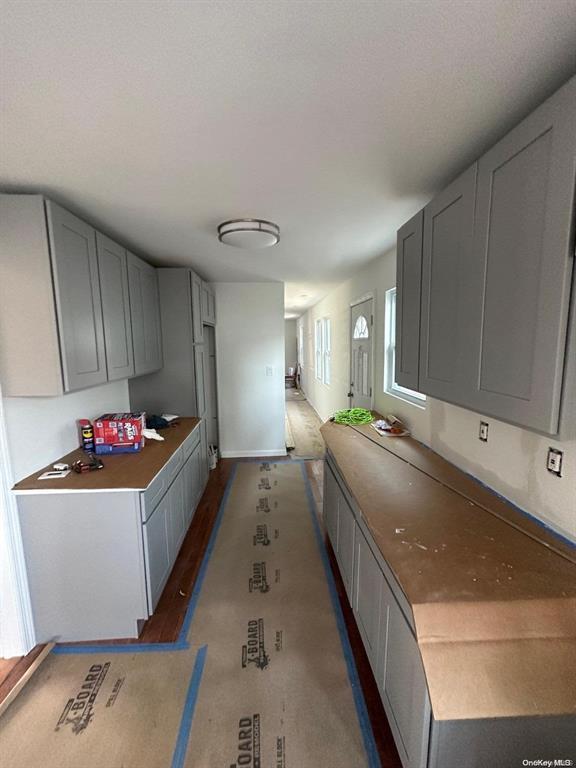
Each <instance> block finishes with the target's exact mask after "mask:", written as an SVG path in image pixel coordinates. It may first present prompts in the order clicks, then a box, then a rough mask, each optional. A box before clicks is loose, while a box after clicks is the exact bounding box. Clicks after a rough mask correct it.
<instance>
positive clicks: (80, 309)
mask: <svg viewBox="0 0 576 768" xmlns="http://www.w3.org/2000/svg"><path fill="white" fill-rule="evenodd" d="M46 215H47V221H48V231H49V235H50V252H51V257H52V272H53V278H54V293H55V297H56V311H57V315H58V329H59V334H60V350H61V356H62V373H63V377H64V389H65V391H67V392H70V391H72V390H75V389H83V388H84V387H93V386H95V385H97V384H103V383H104V382H106V381H107V372H106V356H105V351H104V327H103V322H102V304H101V299H100V282H99V278H98V260H97V256H96V238H95V231H94V229H93V228H92V227H91V226H90V225H89V224H86V223H85V222H83V221H82V220H81V219H79V218H77V217H76V216H74V215H73V214H71V213H69V212H68V211H66V210H64V208H61V207H60V206H59V205H56V204H55V203H52V202H50V201H47V202H46Z"/></svg>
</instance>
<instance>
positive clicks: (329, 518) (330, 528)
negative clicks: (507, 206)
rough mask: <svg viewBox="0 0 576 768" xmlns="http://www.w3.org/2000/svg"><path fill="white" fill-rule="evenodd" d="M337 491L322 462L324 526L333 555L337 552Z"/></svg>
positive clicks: (334, 481)
mask: <svg viewBox="0 0 576 768" xmlns="http://www.w3.org/2000/svg"><path fill="white" fill-rule="evenodd" d="M338 490H339V489H338V484H337V483H336V479H335V478H334V474H333V473H332V470H331V469H330V467H329V465H328V464H327V463H326V462H324V506H323V514H324V525H325V527H326V531H327V533H328V537H329V539H330V542H331V544H332V548H333V549H334V553H336V552H337V550H338Z"/></svg>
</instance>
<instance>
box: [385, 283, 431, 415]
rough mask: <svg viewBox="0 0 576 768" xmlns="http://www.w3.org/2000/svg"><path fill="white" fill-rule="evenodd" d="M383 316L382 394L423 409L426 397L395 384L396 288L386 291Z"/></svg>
mask: <svg viewBox="0 0 576 768" xmlns="http://www.w3.org/2000/svg"><path fill="white" fill-rule="evenodd" d="M384 315H385V318H384V323H385V325H384V392H386V394H388V395H392V396H393V397H399V398H400V399H401V400H406V402H407V403H412V405H417V406H418V407H420V408H425V407H426V406H425V403H426V395H423V394H422V393H421V392H416V391H415V390H413V389H408V387H403V386H401V385H400V384H397V383H396V288H390V290H389V291H386V297H385V313H384Z"/></svg>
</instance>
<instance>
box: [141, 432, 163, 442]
mask: <svg viewBox="0 0 576 768" xmlns="http://www.w3.org/2000/svg"><path fill="white" fill-rule="evenodd" d="M142 434H143V435H144V437H145V438H147V439H148V440H165V439H166V438H164V437H162V435H159V434H158V432H156V430H155V429H143V430H142Z"/></svg>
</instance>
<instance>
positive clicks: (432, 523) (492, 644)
mask: <svg viewBox="0 0 576 768" xmlns="http://www.w3.org/2000/svg"><path fill="white" fill-rule="evenodd" d="M368 430H370V431H371V432H374V430H371V429H370V427H364V428H358V429H357V428H350V427H346V426H342V425H338V424H335V423H331V422H328V423H326V424H324V425H323V427H322V428H321V432H322V435H323V437H324V440H325V442H326V446H327V448H328V450H329V452H330V453H331V454H332V456H333V457H334V459H335V461H336V464H337V465H338V469H339V470H340V473H341V475H342V478H343V480H344V482H345V483H346V485H347V487H348V490H349V491H350V493H351V495H352V497H353V498H354V500H355V501H356V504H357V506H358V508H359V510H360V511H361V514H362V518H363V520H364V522H365V523H366V526H367V527H368V529H369V530H370V532H371V534H372V536H373V538H374V542H375V544H376V546H377V547H378V548H379V549H380V551H381V552H382V555H383V557H384V558H385V560H386V562H387V563H388V565H389V566H390V568H391V570H392V572H393V574H394V576H395V578H396V580H397V582H398V584H399V586H400V588H401V589H402V591H403V593H404V594H405V596H406V598H407V600H408V602H409V603H410V605H411V607H412V612H413V616H414V623H415V627H416V635H417V639H418V644H419V647H420V651H421V654H422V659H423V663H424V669H425V672H426V677H427V681H428V687H429V692H430V699H431V703H432V708H433V711H434V715H435V717H436V718H437V719H461V718H471V717H504V716H523V715H532V714H538V715H544V714H548V715H552V714H566V713H571V714H574V713H576V564H575V563H574V562H572V561H571V559H570V558H571V557H573V553H572V552H571V551H570V549H569V545H567V544H563V545H562V546H561V547H560V548H559V550H560V551H555V548H552V547H553V546H554V545H555V543H556V542H555V540H554V537H552V536H551V535H548V536H549V539H550V540H549V541H546V542H544V543H540V542H539V541H537V540H536V538H535V536H534V533H535V532H534V530H533V528H532V526H530V525H529V526H528V527H527V530H526V531H525V532H524V531H523V530H521V523H522V521H521V520H520V519H519V518H518V516H519V514H520V513H518V512H517V510H515V509H514V508H513V507H512V506H511V505H507V504H506V502H505V501H504V500H502V499H500V498H499V497H497V496H495V495H494V494H492V493H491V492H490V491H489V489H486V488H483V487H482V486H480V485H479V484H477V483H475V481H474V480H472V479H471V478H469V477H468V476H467V475H465V474H464V473H462V472H460V470H458V469H457V468H456V467H454V466H453V465H451V464H449V462H446V461H445V460H444V459H442V458H441V457H440V456H438V455H437V454H434V453H433V452H432V451H430V450H428V449H426V448H424V447H423V446H419V444H418V443H417V442H416V441H414V440H412V439H410V438H379V437H378V435H377V434H376V433H374V438H375V440H373V439H372V436H371V435H370V434H369V432H368ZM368 438H370V439H368ZM385 441H388V442H385ZM388 443H391V445H390V446H389V445H388ZM493 502H494V503H496V502H497V508H496V510H495V512H492V511H488V507H489V505H490V504H491V503H493ZM506 507H509V509H506ZM496 515H498V516H496ZM507 515H510V516H511V521H510V522H508V521H507V519H506V518H507ZM511 523H512V524H511ZM551 545H552V546H551ZM564 549H565V550H566V552H565V553H564V552H563V551H562V550H564Z"/></svg>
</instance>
